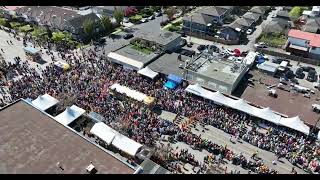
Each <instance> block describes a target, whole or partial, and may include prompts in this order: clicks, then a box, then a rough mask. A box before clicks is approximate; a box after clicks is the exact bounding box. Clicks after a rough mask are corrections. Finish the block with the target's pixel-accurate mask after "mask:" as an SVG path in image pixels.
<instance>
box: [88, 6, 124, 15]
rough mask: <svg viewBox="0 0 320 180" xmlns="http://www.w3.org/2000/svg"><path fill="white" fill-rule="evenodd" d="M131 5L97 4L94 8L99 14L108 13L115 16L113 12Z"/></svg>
mask: <svg viewBox="0 0 320 180" xmlns="http://www.w3.org/2000/svg"><path fill="white" fill-rule="evenodd" d="M127 7H129V6H95V7H93V9H94V10H95V11H96V13H98V14H106V15H108V16H110V17H113V13H114V12H115V11H116V10H117V9H118V10H122V11H124V10H125V9H126V8H127Z"/></svg>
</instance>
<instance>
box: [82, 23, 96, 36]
mask: <svg viewBox="0 0 320 180" xmlns="http://www.w3.org/2000/svg"><path fill="white" fill-rule="evenodd" d="M83 31H84V32H85V33H86V34H87V35H88V37H89V38H90V39H92V36H93V32H94V23H93V21H92V20H91V19H86V20H85V21H84V22H83Z"/></svg>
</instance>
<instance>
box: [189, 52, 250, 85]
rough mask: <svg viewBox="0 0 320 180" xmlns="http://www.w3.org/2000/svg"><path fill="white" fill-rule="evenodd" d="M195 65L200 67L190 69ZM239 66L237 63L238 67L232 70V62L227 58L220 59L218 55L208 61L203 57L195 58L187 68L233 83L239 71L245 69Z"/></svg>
mask: <svg viewBox="0 0 320 180" xmlns="http://www.w3.org/2000/svg"><path fill="white" fill-rule="evenodd" d="M197 66H199V67H200V66H201V67H200V68H195V69H192V67H197ZM241 66H242V65H241V64H237V67H238V68H237V69H235V70H234V71H233V70H232V69H233V67H234V63H231V62H229V61H227V60H220V58H219V57H216V59H214V60H211V61H209V60H208V59H206V58H204V57H200V58H198V59H197V60H195V61H194V62H193V64H192V65H191V67H190V66H189V67H188V69H189V70H192V71H194V72H196V73H199V74H201V75H204V76H207V77H209V78H212V79H217V80H219V81H222V82H225V83H227V84H233V83H235V81H236V80H237V78H238V77H239V76H240V74H241V72H242V71H243V70H245V68H243V69H242V68H241Z"/></svg>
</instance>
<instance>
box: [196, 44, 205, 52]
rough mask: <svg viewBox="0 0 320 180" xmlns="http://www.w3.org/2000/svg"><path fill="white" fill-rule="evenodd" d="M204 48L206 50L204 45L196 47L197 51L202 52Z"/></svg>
mask: <svg viewBox="0 0 320 180" xmlns="http://www.w3.org/2000/svg"><path fill="white" fill-rule="evenodd" d="M206 48H207V46H206V45H199V46H198V47H197V49H198V50H199V51H203V50H205V49H206Z"/></svg>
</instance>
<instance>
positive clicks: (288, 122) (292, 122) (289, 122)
mask: <svg viewBox="0 0 320 180" xmlns="http://www.w3.org/2000/svg"><path fill="white" fill-rule="evenodd" d="M280 125H282V126H286V127H289V128H291V129H295V130H297V131H300V132H302V133H304V134H309V131H310V127H309V126H307V125H305V124H304V122H303V121H301V119H300V118H299V116H296V117H292V118H281V119H280Z"/></svg>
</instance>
